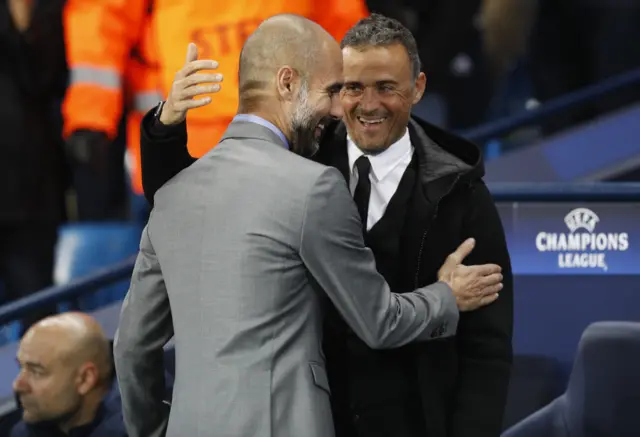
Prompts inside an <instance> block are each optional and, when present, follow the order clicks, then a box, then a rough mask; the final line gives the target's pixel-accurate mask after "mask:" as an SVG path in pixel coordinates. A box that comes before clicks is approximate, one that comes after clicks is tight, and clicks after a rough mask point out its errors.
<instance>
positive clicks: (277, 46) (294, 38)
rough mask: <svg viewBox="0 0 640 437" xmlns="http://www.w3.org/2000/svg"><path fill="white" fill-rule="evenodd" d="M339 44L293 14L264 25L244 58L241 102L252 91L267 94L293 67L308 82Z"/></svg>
mask: <svg viewBox="0 0 640 437" xmlns="http://www.w3.org/2000/svg"><path fill="white" fill-rule="evenodd" d="M331 49H333V50H334V51H335V50H336V49H338V51H339V46H338V43H337V42H336V41H335V40H334V39H333V37H332V36H331V35H330V34H329V33H328V32H327V31H326V30H324V29H323V28H322V27H321V26H320V25H319V24H317V23H314V22H313V21H311V20H308V19H306V18H304V17H301V16H298V15H291V14H282V15H276V16H273V17H271V18H268V19H267V20H265V21H263V22H262V24H260V26H258V28H257V29H256V30H255V32H253V34H251V36H249V38H248V39H247V41H246V42H245V44H244V47H243V48H242V52H241V54H240V66H239V82H240V100H241V101H242V100H243V97H246V95H245V94H246V93H249V92H251V91H252V90H264V89H266V88H267V87H268V85H269V83H272V82H273V78H274V76H275V75H276V74H277V72H278V70H279V69H280V68H282V67H284V66H289V67H291V68H292V69H294V70H296V71H297V72H298V74H300V75H301V76H303V78H304V79H305V80H307V79H308V76H309V73H310V71H312V69H313V68H314V66H315V65H316V64H317V63H318V62H322V58H323V55H325V54H326V53H327V52H328V51H330V50H331Z"/></svg>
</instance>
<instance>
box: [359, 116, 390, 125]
mask: <svg viewBox="0 0 640 437" xmlns="http://www.w3.org/2000/svg"><path fill="white" fill-rule="evenodd" d="M385 120H386V118H375V119H371V120H368V119H365V118H362V117H358V121H359V122H360V123H363V124H379V123H382V122H383V121H385Z"/></svg>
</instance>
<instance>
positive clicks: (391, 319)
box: [114, 122, 458, 437]
mask: <svg viewBox="0 0 640 437" xmlns="http://www.w3.org/2000/svg"><path fill="white" fill-rule="evenodd" d="M361 229H362V228H361V225H360V218H359V216H358V212H357V209H356V206H355V204H354V202H353V200H352V198H351V196H350V194H349V190H348V188H347V186H346V183H345V181H344V178H343V177H342V176H341V175H340V173H339V172H338V171H337V170H336V169H334V168H329V167H325V166H322V165H320V164H317V163H314V162H312V161H309V160H306V159H304V158H301V157H299V156H297V155H295V154H294V153H291V152H289V151H288V150H287V149H286V148H285V147H284V145H283V144H282V143H281V141H280V140H279V138H278V137H277V135H275V134H274V133H273V132H271V131H270V130H268V129H267V128H264V127H262V126H259V125H257V124H253V123H248V122H233V123H232V124H231V125H229V128H228V130H227V132H226V133H225V135H224V137H223V139H222V141H221V143H220V144H219V145H218V146H217V147H215V148H214V149H212V150H211V151H210V152H209V153H208V154H207V155H205V156H204V157H203V158H201V159H199V160H198V161H197V162H196V163H194V164H193V165H191V166H190V167H189V168H188V169H185V170H184V171H183V172H181V173H180V174H178V175H177V176H176V177H175V178H173V179H172V180H170V181H169V182H168V183H167V184H165V186H164V187H162V189H160V190H159V191H158V192H157V193H156V196H155V207H154V210H153V212H152V214H151V217H150V219H149V223H148V225H147V227H146V228H145V230H144V234H143V236H142V240H141V243H140V252H139V255H138V259H137V263H136V266H135V270H134V272H133V276H132V279H131V287H130V289H129V292H128V294H127V296H126V298H125V301H124V304H123V307H122V314H121V319H120V325H119V329H118V333H117V335H116V340H115V350H114V352H115V361H116V372H117V375H118V381H119V385H120V390H121V392H122V403H123V411H124V418H125V423H126V426H127V430H128V432H129V435H130V437H155V436H162V435H165V433H166V435H167V436H169V437H184V436H189V437H197V436H198V437H204V436H207V437H209V436H213V437H331V436H333V422H332V418H331V410H330V404H329V401H330V399H329V398H330V393H329V385H328V382H327V376H326V373H325V366H324V356H323V352H322V348H321V343H322V338H321V337H322V322H323V311H322V308H323V306H324V305H325V304H327V303H328V302H327V297H328V298H329V299H330V300H331V302H332V303H333V304H334V305H335V306H336V308H337V309H338V311H339V312H340V314H341V315H342V316H343V317H344V319H345V320H346V322H347V323H348V325H349V326H350V327H351V328H352V329H353V331H354V332H355V333H356V334H357V335H358V336H359V337H361V338H362V339H363V340H364V341H365V342H366V343H367V344H368V345H369V346H370V347H372V348H393V347H398V346H402V345H404V344H406V343H408V342H411V341H414V340H428V339H431V338H435V337H440V336H450V335H453V334H454V333H455V330H456V327H457V323H458V311H457V308H456V303H455V298H454V297H453V295H452V293H451V290H450V289H449V287H448V286H447V285H445V284H443V283H437V284H434V285H431V286H429V287H426V288H422V289H419V290H417V291H415V292H414V293H408V294H403V295H397V294H392V293H391V292H390V291H389V287H388V286H387V284H386V282H385V281H384V279H383V278H382V276H381V275H380V274H378V273H377V271H376V266H375V261H374V258H373V254H372V253H371V251H370V250H369V249H367V248H365V246H364V242H363V237H362V233H361V232H362V231H361ZM174 335H175V345H176V378H175V386H174V391H173V400H172V405H171V408H170V409H169V408H168V407H167V406H166V405H164V404H163V403H162V399H163V395H164V380H163V377H164V376H163V364H162V346H163V345H164V344H165V343H166V342H167V341H168V340H169V339H170V338H171V337H172V336H174Z"/></svg>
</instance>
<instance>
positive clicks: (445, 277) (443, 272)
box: [438, 238, 503, 311]
mask: <svg viewBox="0 0 640 437" xmlns="http://www.w3.org/2000/svg"><path fill="white" fill-rule="evenodd" d="M474 247H475V240H473V239H472V238H470V239H468V240H466V241H465V242H464V243H462V244H461V245H460V246H459V247H458V249H456V251H455V252H453V253H452V254H450V255H449V256H448V257H447V259H446V261H445V262H444V264H443V265H442V267H441V268H440V270H439V271H438V279H439V280H440V281H441V282H444V283H446V284H447V285H449V287H451V290H452V291H453V294H454V296H455V297H456V303H457V305H458V309H459V310H460V311H473V310H476V309H478V308H481V307H483V306H485V305H489V304H490V303H492V302H494V301H495V300H496V299H497V298H498V292H499V291H500V290H502V286H503V285H502V273H501V272H502V268H501V267H500V266H499V265H496V264H484V265H479V266H465V265H464V264H462V262H463V261H464V259H465V258H466V257H467V256H468V255H469V254H470V253H471V251H472V250H473V248H474Z"/></svg>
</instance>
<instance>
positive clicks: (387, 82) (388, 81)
mask: <svg viewBox="0 0 640 437" xmlns="http://www.w3.org/2000/svg"><path fill="white" fill-rule="evenodd" d="M345 85H351V86H353V85H356V86H364V84H363V83H362V82H359V81H357V80H350V81H347V82H345ZM382 85H398V82H397V81H395V80H392V79H386V80H379V81H377V82H376V86H382Z"/></svg>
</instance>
